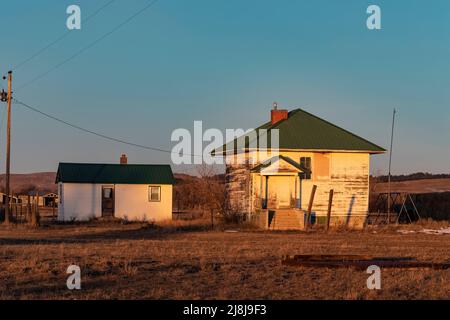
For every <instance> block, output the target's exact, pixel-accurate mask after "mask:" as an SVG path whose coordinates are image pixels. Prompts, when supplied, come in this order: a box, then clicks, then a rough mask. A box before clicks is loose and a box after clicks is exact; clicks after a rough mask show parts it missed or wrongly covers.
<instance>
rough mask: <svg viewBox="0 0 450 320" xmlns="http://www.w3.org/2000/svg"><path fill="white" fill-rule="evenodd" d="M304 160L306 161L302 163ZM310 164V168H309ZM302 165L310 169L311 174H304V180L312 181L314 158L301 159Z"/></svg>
mask: <svg viewBox="0 0 450 320" xmlns="http://www.w3.org/2000/svg"><path fill="white" fill-rule="evenodd" d="M303 159H304V161H302V160H303ZM308 162H309V167H308V166H307V164H308ZM300 165H301V166H304V167H305V168H306V169H309V171H310V173H303V174H302V179H304V180H312V157H300Z"/></svg>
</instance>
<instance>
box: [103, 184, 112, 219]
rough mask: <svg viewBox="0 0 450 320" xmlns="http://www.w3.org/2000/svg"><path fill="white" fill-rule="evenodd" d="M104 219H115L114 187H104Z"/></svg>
mask: <svg viewBox="0 0 450 320" xmlns="http://www.w3.org/2000/svg"><path fill="white" fill-rule="evenodd" d="M102 217H114V186H102Z"/></svg>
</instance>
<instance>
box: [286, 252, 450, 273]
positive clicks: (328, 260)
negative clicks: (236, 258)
mask: <svg viewBox="0 0 450 320" xmlns="http://www.w3.org/2000/svg"><path fill="white" fill-rule="evenodd" d="M281 264H282V265H286V266H296V267H319V268H355V269H360V270H365V269H367V268H368V267H369V266H371V265H376V266H378V267H380V268H402V269H435V270H444V269H450V263H434V262H424V261H417V260H416V259H415V258H413V257H372V256H364V255H295V256H284V257H283V258H282V260H281Z"/></svg>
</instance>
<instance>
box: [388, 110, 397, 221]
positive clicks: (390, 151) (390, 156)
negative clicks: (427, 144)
mask: <svg viewBox="0 0 450 320" xmlns="http://www.w3.org/2000/svg"><path fill="white" fill-rule="evenodd" d="M396 113H397V111H396V110H395V108H394V112H393V114H392V131H391V147H390V149H389V174H388V199H387V207H388V210H387V211H388V212H387V214H388V224H389V223H390V222H391V220H390V219H391V217H390V215H391V163H392V147H393V143H394V125H395V114H396Z"/></svg>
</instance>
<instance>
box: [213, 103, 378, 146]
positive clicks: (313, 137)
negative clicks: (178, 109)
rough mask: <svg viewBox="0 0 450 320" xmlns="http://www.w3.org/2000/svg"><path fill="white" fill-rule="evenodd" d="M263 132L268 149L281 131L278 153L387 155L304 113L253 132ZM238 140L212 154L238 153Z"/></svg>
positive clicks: (355, 136)
mask: <svg viewBox="0 0 450 320" xmlns="http://www.w3.org/2000/svg"><path fill="white" fill-rule="evenodd" d="M261 129H266V130H267V147H268V148H270V140H271V130H272V129H279V138H280V140H279V149H293V150H324V151H358V152H363V151H364V152H368V153H383V152H385V151H386V150H385V149H383V148H382V147H380V146H378V145H376V144H374V143H372V142H370V141H368V140H366V139H364V138H361V137H359V136H357V135H356V134H353V133H351V132H349V131H347V130H345V129H342V128H340V127H338V126H336V125H334V124H332V123H330V122H328V121H326V120H323V119H321V118H319V117H317V116H315V115H313V114H311V113H309V112H306V111H304V110H302V109H296V110H292V111H290V112H289V114H288V118H287V119H286V120H282V121H280V122H278V123H275V124H274V125H272V124H271V122H270V121H269V122H267V123H265V124H263V125H261V126H260V127H258V128H256V129H255V130H254V131H256V133H259V132H260V131H259V130H261ZM257 139H259V137H258V138H257ZM237 140H238V138H237V139H235V140H233V141H231V142H229V143H227V144H226V145H224V146H222V148H220V149H216V150H214V151H213V153H212V154H223V153H224V152H223V151H222V150H223V148H225V150H226V151H228V152H229V151H232V150H236V148H237V147H236V145H237ZM248 140H249V139H248V138H247V139H246V141H245V148H246V149H247V148H249V145H251V144H250V143H249V141H248ZM253 141H254V140H253ZM257 141H258V140H257ZM258 145H259V144H258Z"/></svg>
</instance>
